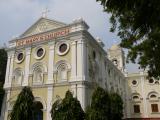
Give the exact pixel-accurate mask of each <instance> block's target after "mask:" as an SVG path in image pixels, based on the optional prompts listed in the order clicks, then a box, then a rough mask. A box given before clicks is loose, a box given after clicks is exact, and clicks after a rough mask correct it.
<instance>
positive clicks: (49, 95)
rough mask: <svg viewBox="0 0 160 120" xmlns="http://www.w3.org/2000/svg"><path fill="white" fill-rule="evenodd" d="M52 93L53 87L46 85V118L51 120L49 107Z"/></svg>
mask: <svg viewBox="0 0 160 120" xmlns="http://www.w3.org/2000/svg"><path fill="white" fill-rule="evenodd" d="M52 95H53V87H52V86H50V87H48V97H47V119H46V120H52V118H51V114H50V111H51V107H52Z"/></svg>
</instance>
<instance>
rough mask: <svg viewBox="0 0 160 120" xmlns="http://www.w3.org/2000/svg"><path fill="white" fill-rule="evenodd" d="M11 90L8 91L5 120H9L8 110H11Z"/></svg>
mask: <svg viewBox="0 0 160 120" xmlns="http://www.w3.org/2000/svg"><path fill="white" fill-rule="evenodd" d="M10 93H11V92H10V90H7V91H6V94H7V95H6V107H5V113H4V120H8V113H9V112H8V110H9V99H10Z"/></svg>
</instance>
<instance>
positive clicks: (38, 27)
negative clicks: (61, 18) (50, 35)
mask: <svg viewBox="0 0 160 120" xmlns="http://www.w3.org/2000/svg"><path fill="white" fill-rule="evenodd" d="M65 25H66V24H65V23H62V22H58V21H55V20H50V19H47V18H40V19H39V20H38V21H37V22H36V23H35V24H33V25H32V26H31V27H30V28H29V29H27V30H26V31H25V32H24V33H23V34H22V35H21V36H20V37H26V36H30V35H34V34H37V33H41V32H46V31H49V30H53V29H56V28H59V27H63V26H65Z"/></svg>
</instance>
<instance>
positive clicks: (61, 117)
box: [51, 91, 84, 120]
mask: <svg viewBox="0 0 160 120" xmlns="http://www.w3.org/2000/svg"><path fill="white" fill-rule="evenodd" d="M51 116H52V119H53V120H83V119H84V111H83V109H82V108H81V105H80V102H79V101H78V100H77V98H73V95H72V93H71V92H70V91H67V92H66V95H65V98H64V99H63V100H57V101H56V102H55V103H54V104H53V105H52V110H51Z"/></svg>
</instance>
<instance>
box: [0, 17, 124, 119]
mask: <svg viewBox="0 0 160 120" xmlns="http://www.w3.org/2000/svg"><path fill="white" fill-rule="evenodd" d="M88 29H89V26H88V25H87V24H86V23H85V21H84V20H82V19H78V20H75V21H73V22H72V23H71V24H65V23H62V22H58V21H55V20H50V19H47V18H40V19H39V20H38V21H37V22H36V23H35V24H33V25H32V26H31V27H30V28H29V29H28V30H27V31H25V32H24V33H23V34H22V35H20V36H19V37H18V38H15V39H13V40H11V41H10V42H9V48H8V50H7V52H8V62H7V71H6V79H5V84H4V89H5V91H6V95H5V105H4V106H3V110H4V113H3V114H2V116H3V119H4V120H7V119H9V116H8V115H9V113H10V112H11V110H12V107H13V105H14V103H15V101H16V99H17V96H18V94H19V93H20V91H21V90H22V88H23V87H24V86H30V87H31V89H32V92H33V94H34V97H35V101H36V102H37V103H38V104H39V106H41V107H40V108H41V111H42V116H41V119H43V120H51V115H50V110H51V106H52V104H53V103H54V101H56V100H57V99H61V98H64V95H65V93H66V91H67V90H70V91H71V92H72V93H73V95H74V96H76V97H77V98H78V100H79V101H80V103H81V106H82V108H83V109H84V110H85V108H86V107H87V106H88V105H89V104H90V102H91V95H92V92H93V90H94V89H95V87H96V85H99V86H101V87H103V88H105V89H106V90H108V91H115V92H118V93H119V94H120V95H121V96H122V98H123V100H124V101H125V96H126V94H125V83H126V82H125V77H124V74H123V73H122V72H121V70H119V69H117V67H116V66H115V65H114V64H113V63H112V62H111V61H110V60H109V59H108V57H107V52H106V51H105V50H104V49H103V47H104V44H103V42H102V41H101V40H100V39H95V38H94V37H93V36H92V35H91V34H90V33H89V32H88ZM122 69H123V68H122Z"/></svg>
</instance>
